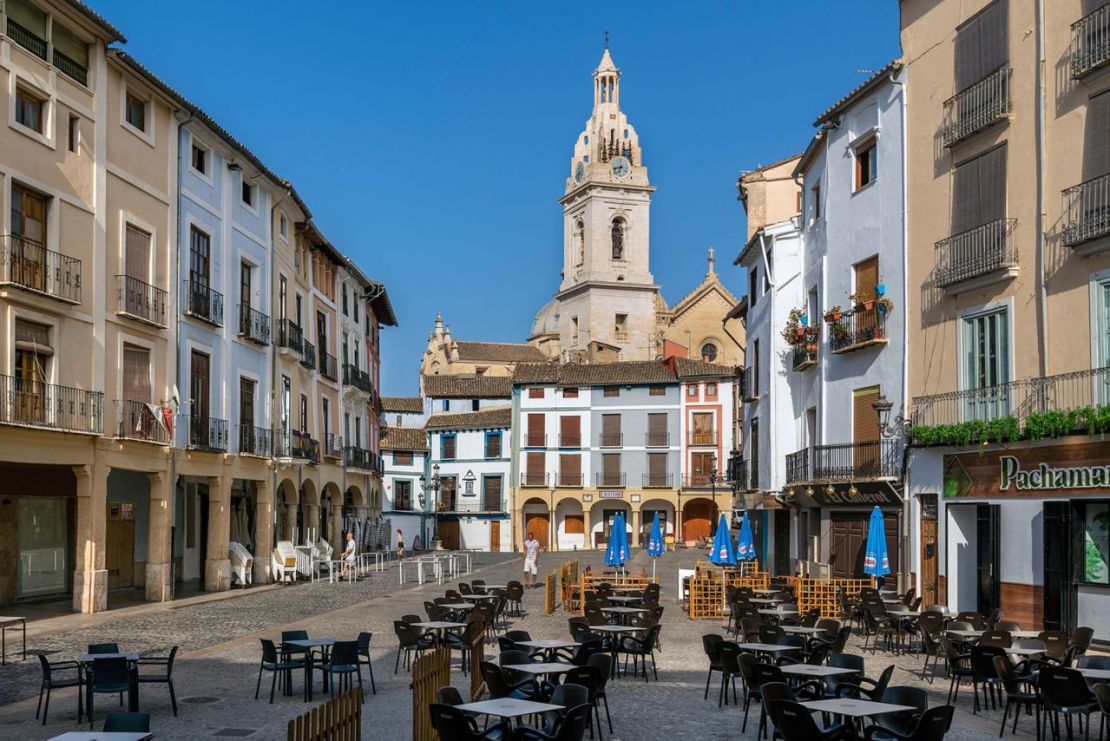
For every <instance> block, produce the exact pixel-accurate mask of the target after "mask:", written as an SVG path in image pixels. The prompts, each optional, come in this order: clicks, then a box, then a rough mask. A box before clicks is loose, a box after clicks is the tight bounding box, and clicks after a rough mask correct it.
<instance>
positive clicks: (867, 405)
mask: <svg viewBox="0 0 1110 741" xmlns="http://www.w3.org/2000/svg"><path fill="white" fill-rule="evenodd" d="M878 399H879V390H878V389H871V390H867V391H856V392H854V393H853V394H852V440H853V441H854V442H857V443H861V442H869V441H872V440H878V439H879V413H878V412H877V411H875V407H874V406H872V404H874V402H876V401H878Z"/></svg>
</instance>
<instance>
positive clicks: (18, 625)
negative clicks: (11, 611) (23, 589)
mask: <svg viewBox="0 0 1110 741" xmlns="http://www.w3.org/2000/svg"><path fill="white" fill-rule="evenodd" d="M16 629H21V630H22V631H23V660H24V661H26V660H27V618H25V617H21V616H19V615H0V645H2V648H0V664H7V663H8V630H16Z"/></svg>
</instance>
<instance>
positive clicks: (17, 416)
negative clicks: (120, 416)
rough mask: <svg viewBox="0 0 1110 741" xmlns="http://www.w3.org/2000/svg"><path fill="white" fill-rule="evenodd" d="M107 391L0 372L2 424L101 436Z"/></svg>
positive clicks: (0, 416) (0, 420)
mask: <svg viewBox="0 0 1110 741" xmlns="http://www.w3.org/2000/svg"><path fill="white" fill-rule="evenodd" d="M103 406H104V394H102V393H101V392H99V391H85V390H84V389H77V388H70V387H69V386H58V385H56V384H53V383H40V382H38V381H35V380H27V379H22V378H15V377H14V376H2V375H0V424H8V425H19V426H23V427H41V428H44V429H50V430H63V431H66V432H83V433H89V434H93V435H99V434H100V433H101V431H102V430H103Z"/></svg>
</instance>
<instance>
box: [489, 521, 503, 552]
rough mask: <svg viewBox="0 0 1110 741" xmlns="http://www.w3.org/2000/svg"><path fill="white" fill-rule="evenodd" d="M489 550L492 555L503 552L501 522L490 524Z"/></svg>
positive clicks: (491, 522)
mask: <svg viewBox="0 0 1110 741" xmlns="http://www.w3.org/2000/svg"><path fill="white" fill-rule="evenodd" d="M489 550H490V553H500V552H501V520H490V522H489Z"/></svg>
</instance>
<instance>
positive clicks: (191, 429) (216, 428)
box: [181, 416, 227, 453]
mask: <svg viewBox="0 0 1110 741" xmlns="http://www.w3.org/2000/svg"><path fill="white" fill-rule="evenodd" d="M181 421H182V422H183V423H184V425H185V435H186V447H189V448H193V449H195V450H206V451H209V452H221V453H226V452H227V420H226V419H216V418H215V417H197V416H184V417H182V418H181Z"/></svg>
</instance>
